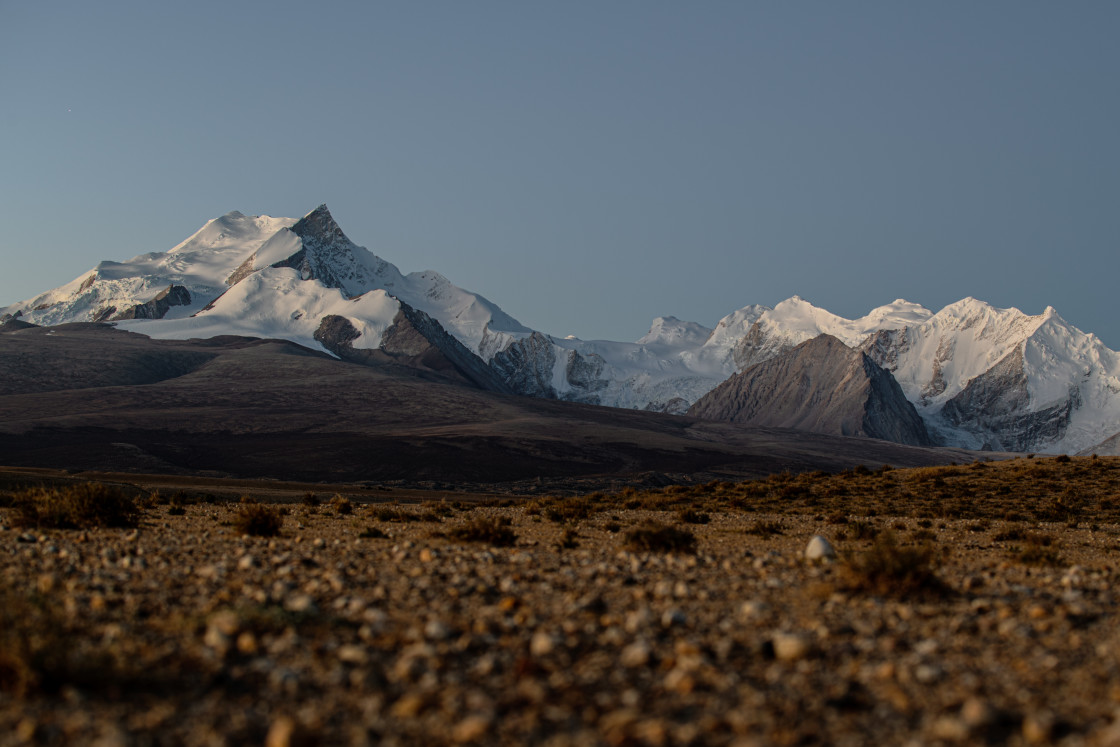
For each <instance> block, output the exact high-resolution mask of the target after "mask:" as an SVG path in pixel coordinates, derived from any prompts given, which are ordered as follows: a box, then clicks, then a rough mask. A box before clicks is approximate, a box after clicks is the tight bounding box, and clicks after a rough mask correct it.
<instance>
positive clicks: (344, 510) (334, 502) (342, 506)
mask: <svg viewBox="0 0 1120 747" xmlns="http://www.w3.org/2000/svg"><path fill="white" fill-rule="evenodd" d="M331 508H333V509H334V511H335V513H337V514H338V515H339V516H345V515H346V514H352V513H354V504H353V503H351V502H350V499H349V498H344V497H342V496H341V495H337V494H336V495H335V496H334V497H333V498H331Z"/></svg>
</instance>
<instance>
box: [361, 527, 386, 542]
mask: <svg viewBox="0 0 1120 747" xmlns="http://www.w3.org/2000/svg"><path fill="white" fill-rule="evenodd" d="M358 536H359V537H361V538H362V539H388V537H389V535H387V534H385V532H383V531H381V529H379V528H378V527H366V528H365V529H363V530H362V531H360V532H358Z"/></svg>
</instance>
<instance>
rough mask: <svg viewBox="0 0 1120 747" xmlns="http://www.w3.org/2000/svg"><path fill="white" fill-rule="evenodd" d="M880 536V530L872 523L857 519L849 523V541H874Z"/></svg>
mask: <svg viewBox="0 0 1120 747" xmlns="http://www.w3.org/2000/svg"><path fill="white" fill-rule="evenodd" d="M878 534H879V530H878V529H877V528H876V527H875V525H874V524H872V523H871V522H870V521H860V520H859V519H856V520H855V521H851V522H849V523H848V539H854V540H873V539H875V537H877V536H878Z"/></svg>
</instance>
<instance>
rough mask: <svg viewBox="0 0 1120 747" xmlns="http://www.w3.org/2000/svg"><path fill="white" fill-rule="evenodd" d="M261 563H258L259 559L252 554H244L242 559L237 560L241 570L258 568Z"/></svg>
mask: <svg viewBox="0 0 1120 747" xmlns="http://www.w3.org/2000/svg"><path fill="white" fill-rule="evenodd" d="M259 565H260V563H258V562H257V559H256V558H255V557H253V556H252V555H243V556H242V557H241V559H240V560H238V561H237V569H238V570H241V571H247V570H249V569H250V568H256V567H257V566H259Z"/></svg>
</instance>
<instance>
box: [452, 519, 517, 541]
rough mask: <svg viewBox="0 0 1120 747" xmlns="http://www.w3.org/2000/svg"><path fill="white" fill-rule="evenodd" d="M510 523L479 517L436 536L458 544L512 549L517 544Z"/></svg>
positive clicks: (505, 520) (504, 520) (506, 520)
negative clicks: (476, 543)
mask: <svg viewBox="0 0 1120 747" xmlns="http://www.w3.org/2000/svg"><path fill="white" fill-rule="evenodd" d="M511 523H512V522H510V520H509V519H490V518H486V517H479V518H477V519H472V520H471V521H468V522H467V523H465V524H460V525H459V526H457V527H452V528H451V529H448V530H447V531H446V532H442V533H440V534H439V535H438V536H442V537H444V538H445V539H450V540H457V541H459V542H480V543H485V544H488V545H493V546H494V547H512V546H513V545H514V544H516V543H517V534H516V533H515V532H514V531H513V529H512V528H511V527H510V524H511Z"/></svg>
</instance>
